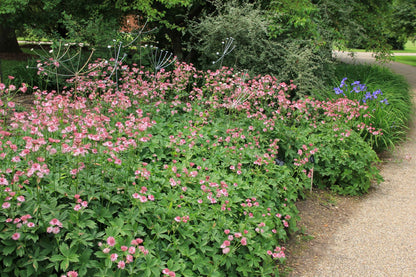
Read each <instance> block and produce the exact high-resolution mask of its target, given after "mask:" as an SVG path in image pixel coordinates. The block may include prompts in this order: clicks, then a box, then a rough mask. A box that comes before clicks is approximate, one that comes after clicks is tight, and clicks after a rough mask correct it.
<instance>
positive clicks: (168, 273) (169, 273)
mask: <svg viewBox="0 0 416 277" xmlns="http://www.w3.org/2000/svg"><path fill="white" fill-rule="evenodd" d="M162 273H163V274H164V276H166V277H168V276H169V277H175V276H176V273H175V272H174V271H171V270H169V268H165V269H163V270H162Z"/></svg>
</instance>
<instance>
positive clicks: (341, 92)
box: [334, 88, 345, 95]
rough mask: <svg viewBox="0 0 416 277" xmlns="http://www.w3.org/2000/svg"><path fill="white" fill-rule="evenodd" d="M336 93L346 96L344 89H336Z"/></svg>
mask: <svg viewBox="0 0 416 277" xmlns="http://www.w3.org/2000/svg"><path fill="white" fill-rule="evenodd" d="M334 91H335V94H337V95H338V94H343V95H345V94H344V91H343V90H342V89H340V88H334Z"/></svg>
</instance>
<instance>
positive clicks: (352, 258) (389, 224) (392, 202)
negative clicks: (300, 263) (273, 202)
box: [299, 53, 416, 277]
mask: <svg viewBox="0 0 416 277" xmlns="http://www.w3.org/2000/svg"><path fill="white" fill-rule="evenodd" d="M337 56H338V58H339V59H341V60H345V61H348V62H358V63H368V62H374V59H373V58H372V57H371V55H370V54H368V53H357V55H356V58H355V59H354V60H353V61H351V59H350V58H349V57H348V56H347V55H346V54H345V53H337ZM386 66H388V67H390V68H391V69H392V70H393V71H394V72H396V73H398V74H402V75H404V76H405V77H406V78H407V80H408V82H409V83H410V84H411V86H412V90H413V93H414V95H416V67H412V66H408V65H403V64H399V63H394V62H393V63H389V64H387V65H386ZM381 174H382V175H383V177H384V179H385V181H384V182H383V183H381V184H380V186H377V187H376V188H375V189H374V190H372V191H371V192H370V193H369V194H368V195H367V196H366V197H364V199H363V200H362V201H360V202H359V203H358V204H357V205H358V207H357V209H354V212H352V214H351V215H350V218H349V220H348V221H347V222H346V223H345V224H344V225H343V226H341V227H340V228H339V229H338V230H337V231H336V232H335V233H334V235H333V236H332V237H331V238H330V241H329V243H328V247H327V249H325V250H323V251H322V255H321V256H320V257H319V259H318V262H317V264H316V265H315V266H314V268H313V269H312V270H310V271H309V272H308V273H305V274H302V275H299V276H319V277H324V276H331V277H336V276H342V277H344V276H360V277H365V276H372V277H378V276H389V277H391V276H409V277H411V276H416V116H414V117H413V122H412V123H411V126H410V131H409V135H408V139H407V141H406V142H404V143H403V144H402V145H400V146H399V147H398V148H397V149H396V150H395V151H394V153H392V154H391V155H390V157H389V159H388V162H386V163H384V164H383V166H382V170H381Z"/></svg>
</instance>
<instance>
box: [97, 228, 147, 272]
mask: <svg viewBox="0 0 416 277" xmlns="http://www.w3.org/2000/svg"><path fill="white" fill-rule="evenodd" d="M106 242H107V245H108V246H109V247H105V248H104V249H103V253H105V254H110V260H111V261H112V262H117V267H118V268H119V269H124V268H125V267H126V265H127V264H129V263H132V262H133V260H134V258H135V257H136V258H137V257H138V255H139V253H141V254H143V255H147V254H149V250H147V249H146V248H145V247H144V246H143V245H140V244H141V243H142V242H143V240H142V239H141V238H136V239H133V240H132V241H131V242H130V246H127V245H122V246H120V251H121V252H120V251H117V249H115V248H114V247H115V246H116V244H117V242H116V239H115V238H114V237H111V236H110V237H108V238H107V241H106ZM99 246H100V247H101V246H103V243H99ZM104 246H105V245H104ZM112 248H113V249H112ZM112 250H113V251H116V252H117V253H119V254H120V255H121V256H119V254H117V253H116V252H113V253H111V252H112ZM120 257H121V259H119V258H120Z"/></svg>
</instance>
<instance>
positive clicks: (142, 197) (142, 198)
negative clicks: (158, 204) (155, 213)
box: [132, 186, 155, 203]
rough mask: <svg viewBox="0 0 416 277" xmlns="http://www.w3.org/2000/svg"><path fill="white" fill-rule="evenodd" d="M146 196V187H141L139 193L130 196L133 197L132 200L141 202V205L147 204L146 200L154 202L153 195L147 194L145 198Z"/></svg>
mask: <svg viewBox="0 0 416 277" xmlns="http://www.w3.org/2000/svg"><path fill="white" fill-rule="evenodd" d="M146 194H147V187H144V186H143V187H141V189H140V192H139V193H137V192H135V193H133V194H132V196H133V198H134V199H139V200H140V202H142V203H145V202H147V200H149V201H155V197H154V196H153V194H149V195H147V196H146Z"/></svg>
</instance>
